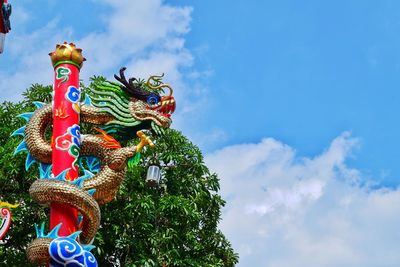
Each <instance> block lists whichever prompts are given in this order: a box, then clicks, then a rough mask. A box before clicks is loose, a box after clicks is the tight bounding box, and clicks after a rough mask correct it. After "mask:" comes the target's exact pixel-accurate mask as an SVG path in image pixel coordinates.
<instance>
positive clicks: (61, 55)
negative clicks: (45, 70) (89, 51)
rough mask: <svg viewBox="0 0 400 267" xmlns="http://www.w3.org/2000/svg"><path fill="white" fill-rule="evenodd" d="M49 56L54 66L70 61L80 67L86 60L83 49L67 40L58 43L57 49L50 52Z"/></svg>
mask: <svg viewBox="0 0 400 267" xmlns="http://www.w3.org/2000/svg"><path fill="white" fill-rule="evenodd" d="M49 56H50V58H51V62H52V63H53V67H54V68H55V67H57V66H58V65H60V64H62V63H70V64H73V65H75V66H77V67H78V68H79V69H80V68H81V67H82V64H83V61H85V60H86V59H85V58H84V57H83V55H82V49H80V48H77V47H76V46H75V44H74V43H67V42H64V43H63V44H58V45H56V50H55V51H54V52H51V53H49Z"/></svg>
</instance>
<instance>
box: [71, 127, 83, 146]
mask: <svg viewBox="0 0 400 267" xmlns="http://www.w3.org/2000/svg"><path fill="white" fill-rule="evenodd" d="M68 133H69V134H70V135H72V136H73V137H74V138H72V141H73V142H74V143H75V144H76V145H78V146H79V145H80V140H81V128H80V127H79V125H78V124H74V125H72V126H71V127H69V128H68ZM74 139H76V140H74Z"/></svg>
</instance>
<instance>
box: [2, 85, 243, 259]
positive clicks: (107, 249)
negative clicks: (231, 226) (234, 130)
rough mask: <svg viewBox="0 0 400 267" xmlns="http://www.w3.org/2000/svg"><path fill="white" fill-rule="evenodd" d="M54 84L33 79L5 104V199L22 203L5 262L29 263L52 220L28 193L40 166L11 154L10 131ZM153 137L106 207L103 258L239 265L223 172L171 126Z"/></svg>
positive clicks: (98, 252) (5, 246) (100, 243)
mask: <svg viewBox="0 0 400 267" xmlns="http://www.w3.org/2000/svg"><path fill="white" fill-rule="evenodd" d="M51 90H52V89H51V86H42V85H33V86H32V87H31V88H29V89H28V90H27V91H26V92H25V93H24V94H23V95H24V99H23V100H22V101H20V102H18V103H11V102H4V103H2V104H1V105H0V153H1V157H0V200H3V201H7V202H11V203H17V202H18V203H20V204H21V205H20V207H19V208H17V209H13V210H12V213H13V223H12V226H11V228H10V230H9V232H8V234H7V235H6V238H5V240H4V241H3V242H2V243H0V266H30V265H29V263H28V262H27V259H26V257H25V248H26V246H27V244H28V243H29V242H30V241H32V240H33V239H34V238H35V233H34V228H33V224H34V223H39V222H42V221H48V217H47V215H46V214H47V213H48V210H47V209H45V208H43V207H41V206H39V205H37V204H36V203H34V202H33V201H32V200H31V198H30V196H29V194H28V190H29V187H30V185H31V184H32V182H33V181H34V180H35V179H37V178H38V170H37V168H31V169H30V171H29V172H26V171H25V165H24V164H25V155H23V154H22V155H21V154H19V155H17V156H14V155H13V152H14V149H15V148H16V146H17V145H18V144H19V142H20V141H21V138H18V137H12V138H10V135H11V133H12V132H13V131H14V130H15V129H17V128H19V127H21V126H22V125H23V124H24V122H23V121H22V120H21V119H18V118H17V117H16V116H17V115H18V114H21V113H24V112H27V111H32V110H34V105H33V104H32V102H33V101H43V102H49V101H50V100H51V95H50V93H51ZM86 128H87V127H86ZM154 138H155V140H154V141H155V143H156V147H155V148H154V149H145V150H144V151H143V152H142V157H141V160H140V162H139V163H138V165H137V166H135V167H132V168H130V169H129V171H128V174H127V177H126V178H125V181H124V182H123V184H122V186H121V188H120V190H119V193H118V195H117V197H116V199H115V200H114V201H112V202H110V203H109V204H107V205H105V206H102V207H101V211H102V222H101V226H100V229H99V231H98V233H97V236H96V240H95V242H94V244H95V245H96V246H97V248H96V249H95V250H94V254H95V256H96V258H97V260H98V262H99V266H234V265H235V264H236V263H237V262H238V255H237V254H236V253H235V252H234V251H233V249H232V247H231V245H230V243H229V241H228V240H227V239H226V238H225V236H224V235H223V234H222V233H221V231H220V230H218V222H219V220H220V219H221V207H223V206H224V204H225V201H224V200H223V199H222V198H221V197H220V196H219V195H218V193H217V192H218V190H219V180H218V177H217V175H216V174H214V173H210V171H209V170H208V168H207V167H206V166H205V164H204V162H203V156H202V153H201V151H200V150H199V148H198V147H196V146H195V145H193V144H192V143H191V142H190V141H189V140H188V139H187V138H186V137H184V136H183V135H182V134H181V133H180V132H178V131H176V130H172V129H169V130H167V131H166V132H165V134H164V135H163V136H162V137H159V138H157V137H154ZM155 160H156V161H157V162H158V163H160V164H161V169H162V179H161V182H160V185H159V186H157V187H151V186H149V185H147V184H146V182H145V176H146V171H147V168H148V165H149V164H150V163H151V161H155ZM2 264H4V265H2Z"/></svg>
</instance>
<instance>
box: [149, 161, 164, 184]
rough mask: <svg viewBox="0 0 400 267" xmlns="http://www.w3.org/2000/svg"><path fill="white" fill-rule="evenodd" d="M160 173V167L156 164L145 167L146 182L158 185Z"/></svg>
mask: <svg viewBox="0 0 400 267" xmlns="http://www.w3.org/2000/svg"><path fill="white" fill-rule="evenodd" d="M160 178H161V173H160V167H159V166H157V165H150V166H149V168H148V169H147V176H146V183H147V185H149V186H151V187H155V186H158V184H159V183H160Z"/></svg>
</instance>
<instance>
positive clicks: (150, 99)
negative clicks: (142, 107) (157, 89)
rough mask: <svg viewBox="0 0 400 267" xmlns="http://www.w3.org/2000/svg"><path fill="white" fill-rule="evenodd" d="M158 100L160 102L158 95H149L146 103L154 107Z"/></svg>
mask: <svg viewBox="0 0 400 267" xmlns="http://www.w3.org/2000/svg"><path fill="white" fill-rule="evenodd" d="M160 100H161V98H160V96H158V95H156V94H150V95H149V96H148V97H147V103H148V104H149V105H155V104H157V103H158V102H160Z"/></svg>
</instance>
